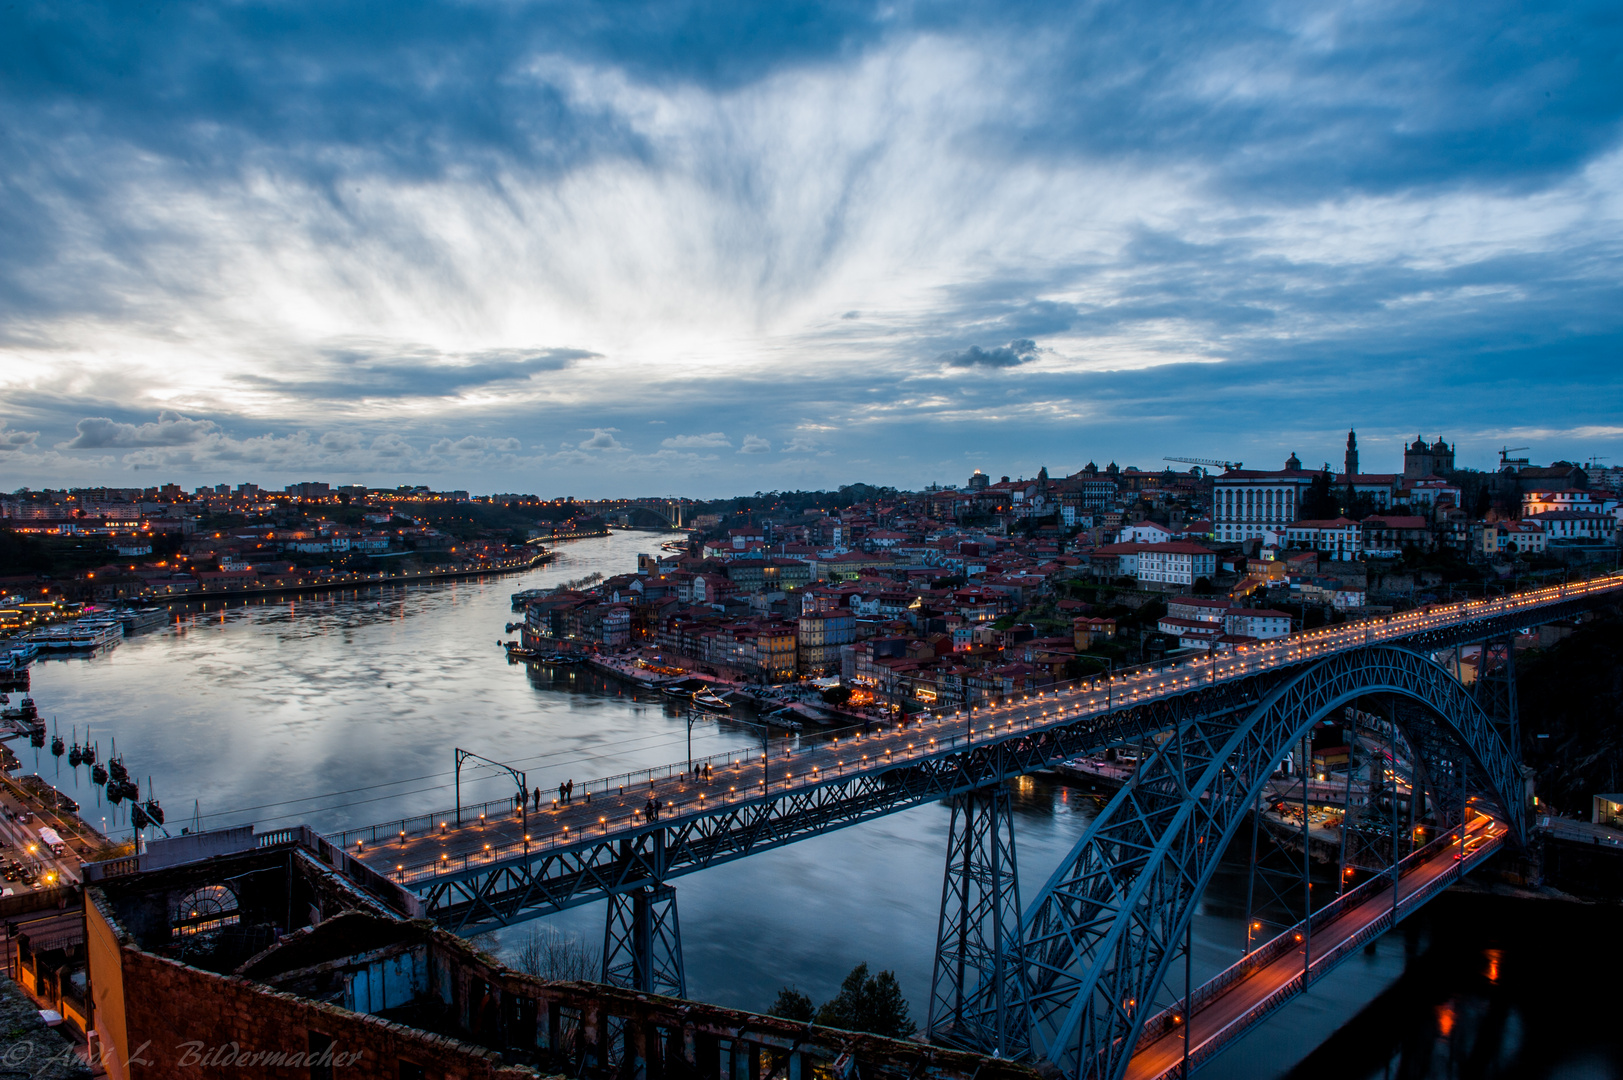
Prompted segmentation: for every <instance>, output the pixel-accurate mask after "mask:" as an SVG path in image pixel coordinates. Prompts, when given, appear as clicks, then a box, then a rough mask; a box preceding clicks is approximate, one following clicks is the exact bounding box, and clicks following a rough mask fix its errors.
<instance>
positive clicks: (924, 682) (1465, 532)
mask: <svg viewBox="0 0 1623 1080" xmlns="http://www.w3.org/2000/svg"><path fill="white" fill-rule="evenodd" d="M1454 461H1455V457H1454V448H1453V447H1452V446H1451V445H1450V444H1448V443H1447V442H1446V441H1445V440H1443V439H1440V438H1439V439H1435V440H1431V441H1428V440H1426V439H1424V438H1418V437H1417V438H1416V439H1415V441H1414V442H1413V443H1412V444H1409V445H1407V446H1406V447H1405V449H1404V451H1403V460H1402V462H1401V469H1397V468H1394V471H1392V472H1390V473H1374V472H1363V471H1361V469H1362V466H1363V464H1364V463H1363V462H1362V461H1361V456H1360V452H1359V449H1358V445H1357V437H1356V433H1353V432H1349V433H1348V436H1347V448H1346V453H1345V457H1344V460H1343V467H1342V469H1341V470H1340V471H1335V470H1333V469H1331V468H1330V467H1329V466H1328V465H1324V466H1321V467H1318V468H1313V467H1307V466H1305V465H1304V464H1303V462H1302V461H1301V460H1300V459H1299V458H1298V457H1297V456H1296V455H1294V454H1292V455H1290V456H1289V457H1288V458H1286V459H1285V460H1284V462H1283V463H1282V467H1281V468H1279V469H1259V468H1245V467H1243V466H1241V465H1239V464H1238V463H1235V464H1233V465H1230V466H1229V467H1227V468H1224V469H1222V470H1221V471H1218V472H1214V473H1210V474H1208V473H1207V472H1205V471H1204V470H1203V469H1200V468H1194V469H1190V470H1188V471H1181V470H1173V469H1170V468H1165V469H1160V470H1142V469H1138V468H1131V467H1129V468H1122V467H1119V466H1117V465H1116V464H1115V463H1111V464H1109V465H1107V466H1105V467H1103V468H1100V467H1099V466H1097V465H1095V464H1093V463H1091V462H1090V463H1089V464H1087V465H1085V466H1084V467H1082V468H1081V469H1078V470H1077V471H1076V472H1074V473H1071V474H1069V475H1066V476H1050V475H1049V472H1048V470H1047V469H1046V468H1043V469H1041V470H1040V471H1039V472H1038V474H1037V475H1036V476H1034V477H1031V478H1015V479H1011V478H1010V477H1008V476H1002V477H998V478H995V479H994V478H993V477H992V476H990V475H989V474H987V473H984V472H982V471H980V470H976V471H975V472H974V473H973V474H972V475H971V476H969V477H968V479H967V481H966V482H965V483H964V484H963V485H962V486H961V487H956V488H945V487H939V486H934V485H932V486H931V487H929V488H927V489H925V490H923V491H919V492H891V491H889V490H888V489H887V490H886V491H885V492H884V493H883V494H882V495H880V496H876V497H869V498H863V499H859V500H856V501H851V500H845V504H843V505H837V504H835V503H834V502H830V501H827V500H825V504H821V505H811V504H806V503H804V502H802V503H801V504H796V505H791V504H790V503H788V502H785V501H782V500H779V501H775V502H774V501H773V500H758V502H760V505H755V506H740V505H736V504H715V505H706V504H702V503H697V502H693V501H691V500H672V499H648V500H631V499H619V500H611V501H604V502H601V503H576V502H574V501H573V500H545V499H540V498H537V497H535V496H528V495H516V494H498V495H490V496H470V495H469V493H468V492H465V491H431V490H429V489H427V488H420V487H419V488H399V489H368V488H364V487H360V486H340V487H332V486H329V485H328V484H326V483H314V482H311V483H300V484H294V485H289V486H288V487H287V488H286V489H285V490H283V491H280V492H269V491H265V490H261V489H260V488H258V487H256V486H254V485H252V484H239V485H237V486H236V487H234V488H233V487H228V486H226V485H218V486H212V487H203V488H197V489H195V490H193V491H191V492H185V491H182V490H181V489H180V488H179V487H178V486H176V485H172V484H171V485H164V486H161V487H156V488H148V489H140V490H136V489H112V488H94V489H75V490H71V491H47V492H19V493H17V494H15V495H12V496H6V497H4V498H0V524H3V525H4V526H5V527H6V528H9V529H11V530H12V531H14V532H16V533H19V534H22V535H25V536H35V537H39V538H57V539H59V540H60V539H62V538H73V539H75V540H77V541H81V542H90V543H92V544H94V543H100V544H104V545H106V552H107V555H108V559H109V561H108V562H106V563H104V564H102V565H100V566H96V567H94V568H90V569H86V570H83V571H81V572H80V573H79V575H78V577H77V578H75V579H74V580H73V581H72V582H63V581H61V580H55V581H53V582H51V583H50V584H48V585H46V591H47V592H48V591H50V589H51V588H53V587H54V588H56V589H58V590H59V591H60V592H61V593H62V595H63V596H64V598H69V594H70V593H71V594H74V596H75V597H76V598H77V599H78V600H80V601H92V602H93V601H97V600H106V599H120V598H132V597H142V596H146V597H161V596H175V595H197V594H199V593H210V592H218V591H226V592H229V591H232V590H244V589H249V588H259V589H272V588H277V587H293V586H297V585H304V584H306V583H309V582H317V583H319V582H333V583H338V582H341V581H344V580H350V581H355V580H375V579H377V578H379V577H384V576H387V575H390V574H393V573H395V572H396V571H395V570H394V568H395V567H401V566H408V565H409V566H414V567H418V568H419V572H425V571H426V570H429V569H432V568H435V567H439V568H446V569H451V570H460V571H466V572H478V571H480V570H481V569H489V570H492V571H498V570H503V569H508V568H512V567H514V566H517V565H523V563H522V562H521V560H522V559H523V558H524V557H526V555H527V554H528V553H529V552H532V551H533V550H534V548H533V547H531V546H529V545H527V544H526V543H525V541H527V540H531V539H533V538H535V537H538V536H541V537H545V536H551V535H560V536H570V535H593V534H597V535H601V533H602V532H603V530H604V528H605V524H606V523H608V522H614V523H618V524H620V525H624V526H627V527H635V526H638V525H642V526H652V527H666V526H670V525H676V524H681V525H683V526H685V527H686V528H688V529H689V530H690V532H689V539H688V540H687V541H686V542H685V543H683V544H681V545H675V546H674V547H675V548H677V549H676V550H671V549H672V548H673V545H670V544H667V545H666V549H667V550H665V551H664V552H662V553H659V554H652V553H650V554H646V555H644V556H642V557H640V558H639V559H638V565H637V566H636V567H635V568H634V569H633V568H631V567H628V568H627V572H625V573H623V574H620V575H618V576H616V577H613V578H610V579H608V580H605V581H598V582H594V583H581V584H580V585H578V586H577V587H576V588H573V589H569V588H563V589H555V590H552V591H549V592H546V593H544V594H542V595H539V596H535V597H533V598H531V599H530V600H529V602H528V604H527V605H526V606H525V610H524V620H523V630H522V645H523V647H525V648H527V649H533V650H537V651H540V652H543V653H547V652H589V653H594V654H614V653H621V652H631V651H636V652H637V653H638V654H639V655H640V656H642V657H643V658H644V659H645V660H646V659H653V658H657V660H658V662H659V663H661V664H663V665H667V666H670V667H671V668H672V669H676V668H686V669H689V670H693V671H697V672H703V673H707V674H709V675H713V676H715V677H718V678H724V679H729V680H735V681H739V682H757V683H770V682H782V681H785V680H791V679H797V678H829V677H838V678H840V679H841V680H843V681H844V682H845V683H846V684H847V685H848V686H852V687H854V688H856V690H857V691H858V692H859V694H866V695H871V696H875V697H881V698H889V699H891V700H895V699H897V698H902V699H906V700H916V701H920V702H938V703H941V704H951V703H954V702H963V701H971V700H979V699H984V698H987V697H996V696H1002V695H1006V694H1009V693H1013V692H1017V691H1019V690H1022V689H1025V688H1030V687H1039V686H1043V685H1047V684H1051V683H1053V682H1055V681H1058V680H1063V679H1066V678H1075V677H1079V676H1080V675H1081V674H1083V673H1085V672H1095V671H1098V670H1102V669H1105V668H1108V667H1109V665H1111V664H1113V663H1114V662H1115V661H1116V660H1118V659H1121V660H1136V659H1140V658H1142V657H1143V656H1145V655H1148V654H1151V653H1164V652H1167V651H1176V650H1181V649H1203V650H1204V649H1214V650H1223V649H1229V648H1233V647H1235V646H1237V645H1240V644H1244V643H1245V642H1247V641H1253V640H1263V639H1267V638H1270V637H1276V636H1280V635H1282V634H1285V633H1288V632H1289V631H1290V630H1291V629H1292V627H1293V626H1300V625H1302V624H1303V623H1304V622H1306V621H1307V620H1309V619H1315V618H1316V619H1323V620H1329V621H1333V620H1335V619H1338V618H1344V617H1346V616H1347V614H1348V613H1351V612H1358V611H1366V610H1370V609H1379V608H1380V606H1381V605H1382V604H1390V603H1392V602H1394V600H1395V599H1397V598H1400V597H1401V598H1405V599H1406V600H1408V601H1412V600H1413V599H1414V598H1415V597H1416V596H1417V595H1421V594H1423V593H1424V592H1425V591H1426V590H1427V589H1429V588H1436V587H1438V586H1439V585H1440V584H1441V583H1442V582H1443V580H1444V576H1445V574H1444V572H1443V571H1442V570H1440V569H1438V568H1439V567H1447V566H1458V567H1473V566H1474V567H1475V569H1474V570H1473V571H1472V573H1473V574H1475V575H1477V576H1480V577H1490V578H1491V577H1493V576H1508V575H1511V574H1515V573H1522V572H1538V571H1539V570H1541V569H1543V570H1548V569H1549V568H1551V567H1558V566H1560V565H1562V564H1564V563H1568V562H1572V561H1574V560H1580V561H1582V560H1595V559H1612V560H1615V559H1616V557H1617V550H1618V546H1617V545H1618V535H1619V522H1620V514H1623V510H1620V500H1619V487H1620V485H1623V470H1616V469H1612V470H1598V469H1595V470H1585V469H1583V468H1581V467H1579V466H1577V465H1574V464H1571V463H1569V462H1555V463H1553V464H1551V465H1549V466H1533V465H1531V464H1530V463H1529V462H1527V461H1525V460H1520V459H1517V460H1511V459H1508V458H1507V459H1506V461H1505V462H1504V463H1503V464H1502V465H1501V467H1500V468H1499V469H1498V470H1496V471H1494V472H1472V471H1470V470H1459V469H1456V468H1455V465H1454ZM1398 464H1399V463H1397V462H1393V465H1394V466H1397V465H1398ZM481 515H483V516H481ZM453 521H454V522H457V524H456V525H455V526H454V527H453V525H452V524H450V523H451V522H453ZM515 523H518V524H515ZM520 526H522V527H520ZM154 545H156V546H157V549H158V550H157V551H156V552H155V551H154ZM160 556H161V557H160ZM345 575H350V576H349V577H345ZM367 575H371V576H370V577H367ZM14 579H15V580H14ZM0 585H5V586H8V587H10V588H12V589H18V588H21V589H23V590H24V591H27V590H28V588H29V586H28V575H13V576H12V577H8V578H6V579H5V580H4V581H3V582H0ZM1158 598H1159V599H1158ZM31 606H32V607H33V608H35V609H38V608H40V607H42V606H44V601H43V598H39V597H35V598H33V600H32V602H31ZM33 617H34V616H33V615H32V614H31V613H30V612H29V611H25V610H23V609H22V608H21V607H20V606H9V607H5V608H0V620H5V625H4V626H0V629H13V630H14V629H17V628H18V625H20V624H21V623H26V622H27V621H28V620H29V619H30V618H33Z"/></svg>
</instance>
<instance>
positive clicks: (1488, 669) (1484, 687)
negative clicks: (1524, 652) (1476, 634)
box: [1475, 634, 1521, 751]
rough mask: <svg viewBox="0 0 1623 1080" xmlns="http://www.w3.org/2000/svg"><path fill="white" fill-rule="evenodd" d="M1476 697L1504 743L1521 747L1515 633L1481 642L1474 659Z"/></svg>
mask: <svg viewBox="0 0 1623 1080" xmlns="http://www.w3.org/2000/svg"><path fill="white" fill-rule="evenodd" d="M1475 691H1476V701H1477V705H1478V706H1480V707H1481V709H1482V711H1483V712H1485V713H1487V714H1488V718H1489V719H1490V720H1492V721H1493V726H1494V727H1496V728H1498V729H1499V734H1500V736H1501V737H1502V738H1503V739H1504V740H1505V745H1506V746H1509V747H1512V748H1514V749H1517V750H1518V751H1519V750H1520V747H1521V723H1520V718H1519V716H1518V714H1517V710H1516V635H1515V634H1510V635H1507V636H1506V637H1504V638H1501V639H1499V640H1498V641H1484V642H1483V643H1482V653H1481V659H1480V660H1479V661H1478V662H1477V677H1476V685H1475Z"/></svg>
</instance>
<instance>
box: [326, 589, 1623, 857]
mask: <svg viewBox="0 0 1623 1080" xmlns="http://www.w3.org/2000/svg"><path fill="white" fill-rule="evenodd" d="M1619 589H1623V574H1612V575H1607V576H1605V577H1600V578H1594V579H1590V580H1586V581H1580V582H1573V583H1570V584H1563V585H1555V586H1549V587H1546V588H1541V589H1532V590H1527V591H1524V592H1519V593H1514V594H1510V595H1507V596H1504V597H1499V598H1495V599H1491V600H1468V601H1462V602H1456V603H1451V604H1432V605H1427V606H1426V607H1423V608H1416V609H1415V610H1413V611H1408V612H1404V613H1402V614H1396V615H1390V616H1382V617H1378V618H1373V619H1365V620H1361V621H1357V622H1349V623H1343V624H1341V625H1339V626H1334V627H1325V628H1322V629H1317V630H1311V631H1307V632H1304V633H1297V634H1292V635H1290V636H1289V637H1285V638H1279V639H1275V640H1272V641H1266V642H1259V643H1257V644H1253V645H1242V646H1240V647H1239V648H1237V649H1236V650H1234V651H1232V652H1227V653H1221V654H1218V655H1215V656H1201V657H1197V658H1190V659H1180V660H1178V661H1176V662H1174V663H1171V664H1168V665H1164V666H1159V667H1153V668H1145V669H1142V670H1136V671H1130V672H1126V673H1123V674H1118V675H1115V676H1113V677H1110V678H1101V679H1096V680H1093V681H1090V682H1086V683H1083V684H1080V685H1078V686H1074V687H1070V688H1066V689H1062V690H1057V691H1047V692H1044V693H1039V694H1036V695H1028V696H1024V697H1021V698H1019V699H1018V700H1016V699H1012V698H1011V699H1009V700H1006V701H1004V702H1002V703H1000V704H996V705H989V706H984V707H976V708H973V709H970V710H968V711H967V712H965V711H959V712H956V713H942V714H932V715H927V716H926V718H925V719H922V720H914V721H911V722H908V723H905V724H901V723H895V722H892V723H888V724H876V725H875V726H874V727H873V728H872V729H871V730H869V731H866V732H862V731H857V730H855V729H848V730H847V731H846V732H844V733H839V734H836V735H834V736H833V737H830V738H823V739H817V740H815V741H813V740H809V739H808V740H806V741H804V742H803V743H802V744H801V745H800V746H798V747H783V748H777V749H773V750H772V751H771V757H770V761H769V764H768V765H767V766H766V767H765V768H763V761H762V757H761V751H759V750H752V751H749V752H733V753H728V754H720V755H715V756H712V757H709V758H698V759H695V762H696V763H697V764H698V765H700V766H703V765H706V764H708V765H710V766H711V769H712V773H711V778H710V780H709V782H704V781H702V780H700V779H696V778H695V777H694V776H693V775H692V774H691V773H690V772H689V769H688V765H687V763H686V762H679V763H676V764H673V765H670V766H667V767H665V768H662V769H652V770H644V771H643V772H639V773H633V774H630V775H628V776H624V777H612V778H609V779H608V780H593V781H590V782H588V783H584V784H582V785H580V786H579V790H578V791H577V792H576V794H575V795H574V797H573V798H572V799H571V800H570V801H569V802H568V803H565V804H559V803H558V802H557V801H556V790H555V787H554V789H552V790H547V789H544V790H543V792H542V796H543V797H542V802H541V808H540V809H539V810H536V809H534V806H533V803H529V804H527V805H526V808H525V810H524V811H522V812H521V811H520V810H519V809H518V808H517V807H516V806H515V804H514V803H513V802H506V803H505V804H504V803H500V802H498V803H486V804H483V805H482V806H476V807H472V808H468V807H464V808H463V809H462V811H461V823H460V824H458V821H457V814H456V812H455V811H450V810H447V811H444V812H441V813H437V814H433V815H420V816H417V817H413V818H409V819H403V820H398V821H395V822H386V823H382V824H378V825H371V826H366V827H364V828H361V829H349V830H345V831H344V832H341V833H335V834H329V835H328V839H329V840H330V841H332V842H333V843H335V844H337V845H338V846H340V847H341V848H343V849H344V850H345V851H347V852H349V854H350V855H352V856H354V857H355V858H357V859H359V860H360V861H362V862H364V863H365V864H366V865H367V866H369V867H370V868H371V869H373V870H375V871H377V872H378V873H380V874H384V875H387V876H388V877H389V878H391V879H393V880H395V881H397V882H400V883H401V884H403V885H406V886H407V887H411V886H414V885H417V884H418V883H421V882H425V881H432V880H434V879H437V878H440V877H443V876H445V875H454V874H463V873H467V872H471V871H477V870H481V869H484V868H488V867H490V866H494V865H497V864H500V863H503V862H506V861H510V860H527V859H529V858H532V857H534V856H536V855H537V854H538V853H547V852H551V851H555V850H558V849H563V848H569V847H575V846H578V845H583V844H589V843H601V842H602V841H603V839H604V838H605V837H611V836H614V835H615V834H617V833H619V834H630V833H634V832H638V831H643V830H648V829H650V828H652V827H662V826H666V825H669V824H672V823H674V822H677V821H680V820H684V819H687V818H693V817H702V816H704V815H707V814H713V813H715V812H717V811H718V810H720V809H723V808H724V807H725V806H727V805H730V804H733V803H737V802H743V801H755V800H761V799H763V798H767V797H773V798H776V797H779V796H781V795H783V794H785V793H788V792H791V791H793V790H795V789H803V788H806V787H812V786H816V785H819V784H826V783H833V782H838V781H840V780H842V779H844V778H848V777H850V776H851V775H853V774H855V773H858V772H882V771H884V770H886V769H890V768H894V767H896V766H897V765H901V764H906V763H909V762H917V761H922V760H928V759H934V758H941V757H950V756H952V755H956V754H960V753H963V752H964V751H965V750H966V749H968V748H970V747H972V746H983V745H986V744H990V743H997V742H1001V741H1003V740H1006V739H1009V738H1013V737H1017V736H1019V735H1021V734H1023V733H1026V732H1031V731H1038V730H1042V729H1043V728H1046V727H1049V726H1056V725H1059V724H1069V723H1075V722H1076V720H1077V719H1078V718H1085V717H1088V716H1093V715H1100V714H1103V713H1107V712H1110V711H1112V710H1115V709H1124V708H1130V707H1133V706H1136V705H1141V704H1144V703H1145V702H1148V701H1152V700H1154V699H1156V698H1162V697H1171V696H1174V695H1177V694H1181V693H1185V692H1188V691H1190V690H1194V689H1197V688H1199V687H1200V686H1202V685H1212V684H1216V683H1224V682H1229V681H1233V680H1240V679H1245V678H1249V677H1251V676H1253V675H1257V674H1260V673H1263V672H1266V671H1270V670H1275V669H1279V668H1284V667H1291V666H1295V665H1298V664H1302V663H1307V662H1312V661H1315V660H1319V659H1323V658H1325V657H1327V656H1331V655H1333V654H1336V653H1340V652H1346V651H1349V650H1352V649H1357V648H1363V647H1366V646H1369V645H1375V644H1381V643H1385V642H1401V641H1402V640H1403V639H1405V638H1409V637H1413V636H1414V635H1416V634H1421V633H1426V632H1430V631H1439V630H1446V629H1448V628H1450V627H1457V626H1462V625H1466V624H1470V623H1474V622H1481V621H1484V620H1487V619H1491V618H1495V617H1498V616H1504V615H1514V614H1519V613H1523V612H1526V611H1528V610H1529V609H1536V608H1539V607H1545V606H1551V605H1555V604H1560V603H1565V602H1568V601H1571V600H1576V599H1581V598H1584V597H1588V596H1592V595H1595V594H1598V593H1605V592H1612V591H1616V590H1619ZM651 799H652V800H656V801H657V803H658V804H659V810H658V820H657V825H656V823H655V822H653V821H650V819H649V817H648V815H647V813H646V810H647V807H648V803H649V800H651Z"/></svg>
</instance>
